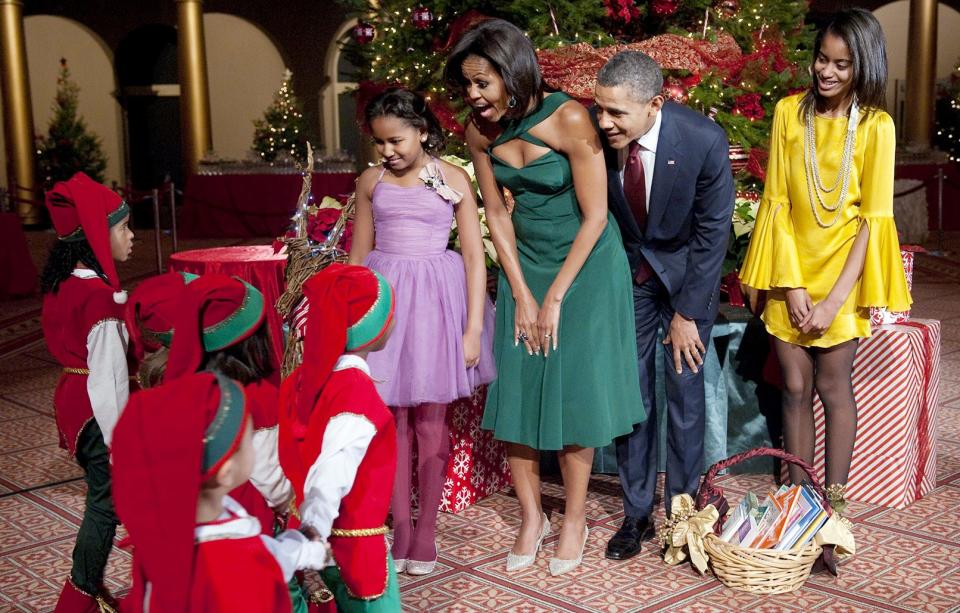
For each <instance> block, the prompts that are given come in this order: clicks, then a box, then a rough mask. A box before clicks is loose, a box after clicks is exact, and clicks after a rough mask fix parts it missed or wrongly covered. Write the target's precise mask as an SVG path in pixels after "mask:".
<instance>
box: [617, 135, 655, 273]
mask: <svg viewBox="0 0 960 613" xmlns="http://www.w3.org/2000/svg"><path fill="white" fill-rule="evenodd" d="M623 194H624V196H626V198H627V203H628V204H629V205H630V210H631V211H633V217H634V219H636V220H637V226H638V227H639V228H640V233H641V234H643V233H644V232H645V231H646V229H647V183H646V180H645V178H644V176H643V162H642V161H641V160H640V143H638V142H637V141H633V142H632V143H630V153H629V155H628V156H627V166H626V168H624V169H623ZM652 276H653V269H652V268H650V264H648V263H647V260H646V258H643V257H641V258H640V263H639V264H638V265H637V270H636V272H635V273H634V276H633V282H634V283H636V284H637V285H643V284H644V283H645V282H646V281H647V279H649V278H650V277H652Z"/></svg>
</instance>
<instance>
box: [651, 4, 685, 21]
mask: <svg viewBox="0 0 960 613" xmlns="http://www.w3.org/2000/svg"><path fill="white" fill-rule="evenodd" d="M650 8H651V9H652V10H653V13H654V14H655V15H657V16H659V17H669V16H670V15H673V14H674V13H676V12H677V9H678V8H680V0H650Z"/></svg>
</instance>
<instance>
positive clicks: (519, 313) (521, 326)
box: [513, 289, 540, 355]
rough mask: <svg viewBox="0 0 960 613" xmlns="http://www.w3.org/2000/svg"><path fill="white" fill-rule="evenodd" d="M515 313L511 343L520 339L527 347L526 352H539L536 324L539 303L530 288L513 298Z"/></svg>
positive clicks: (514, 343)
mask: <svg viewBox="0 0 960 613" xmlns="http://www.w3.org/2000/svg"><path fill="white" fill-rule="evenodd" d="M514 300H515V301H516V309H515V310H516V313H515V314H514V324H513V345H514V346H516V345H517V344H518V343H520V342H521V341H522V342H523V344H524V345H525V346H526V347H527V353H529V354H530V355H533V354H534V353H540V329H539V327H538V325H537V318H538V316H539V311H540V305H538V304H537V301H536V299H535V298H534V297H533V294H531V293H530V290H529V289H528V290H526V291H524V292H521V293H520V294H519V296H517V297H516V298H515V299H514Z"/></svg>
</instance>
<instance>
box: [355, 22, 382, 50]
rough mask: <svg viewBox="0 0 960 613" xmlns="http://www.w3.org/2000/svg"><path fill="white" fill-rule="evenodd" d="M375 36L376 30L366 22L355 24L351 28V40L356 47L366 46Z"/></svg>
mask: <svg viewBox="0 0 960 613" xmlns="http://www.w3.org/2000/svg"><path fill="white" fill-rule="evenodd" d="M376 35H377V30H376V28H374V27H373V26H372V25H371V24H369V23H367V22H366V21H360V22H357V25H355V26H353V40H355V41H357V44H358V45H366V44H367V43H369V42H370V41H371V40H373V37H374V36H376Z"/></svg>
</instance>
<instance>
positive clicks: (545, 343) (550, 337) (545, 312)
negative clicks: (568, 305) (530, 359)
mask: <svg viewBox="0 0 960 613" xmlns="http://www.w3.org/2000/svg"><path fill="white" fill-rule="evenodd" d="M562 302H563V299H562V298H561V297H559V296H556V295H555V294H553V293H552V292H547V295H546V296H545V297H544V299H543V306H541V307H540V313H539V314H538V315H537V326H538V327H539V328H540V346H541V347H543V357H547V356H549V355H550V351H551V350H552V351H556V350H557V346H558V345H559V343H560V339H559V338H558V333H559V331H560V305H561V303H562Z"/></svg>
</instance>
